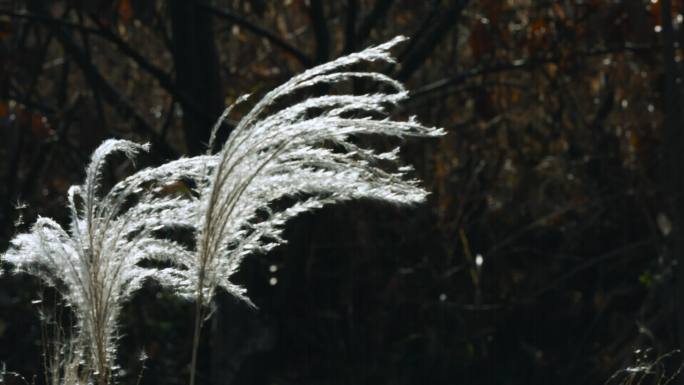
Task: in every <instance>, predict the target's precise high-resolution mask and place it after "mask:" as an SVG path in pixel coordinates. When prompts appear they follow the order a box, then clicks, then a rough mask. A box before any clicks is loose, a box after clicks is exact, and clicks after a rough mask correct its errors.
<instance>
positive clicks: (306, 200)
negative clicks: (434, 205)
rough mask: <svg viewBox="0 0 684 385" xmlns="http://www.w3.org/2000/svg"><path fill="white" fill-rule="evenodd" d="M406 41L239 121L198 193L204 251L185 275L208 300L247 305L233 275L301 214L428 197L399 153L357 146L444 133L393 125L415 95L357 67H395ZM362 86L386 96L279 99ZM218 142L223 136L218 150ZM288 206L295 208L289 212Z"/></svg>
mask: <svg viewBox="0 0 684 385" xmlns="http://www.w3.org/2000/svg"><path fill="white" fill-rule="evenodd" d="M405 39H406V38H404V37H401V36H400V37H396V38H394V39H392V40H390V41H389V42H386V43H384V44H381V45H378V46H375V47H371V48H368V49H366V50H363V51H361V52H357V53H353V54H350V55H348V56H345V57H342V58H339V59H337V60H334V61H332V62H329V63H325V64H322V65H319V66H317V67H314V68H312V69H309V70H307V71H305V72H304V73H302V74H300V75H297V76H295V77H293V78H291V79H290V80H289V81H287V82H286V83H284V84H283V85H281V86H279V87H277V88H276V89H274V90H272V91H271V92H269V93H267V94H266V95H265V96H264V97H263V98H262V99H261V100H260V101H259V102H258V103H257V104H256V105H255V106H254V107H253V108H252V110H251V111H250V112H249V113H247V114H246V115H245V116H244V117H243V118H242V120H241V121H240V122H239V123H238V124H237V126H236V127H235V129H234V130H233V132H232V133H231V135H230V137H229V138H228V140H227V141H226V142H225V144H224V145H223V147H222V148H221V150H220V151H219V152H218V153H217V154H216V156H217V158H218V160H217V164H216V166H215V168H214V170H213V171H212V174H211V177H210V181H209V183H208V184H206V185H204V189H202V190H200V203H199V206H198V208H199V211H198V213H197V215H198V218H197V219H198V228H197V233H196V234H197V235H196V242H197V245H196V248H197V250H196V253H195V258H194V259H193V265H191V266H187V269H186V270H184V271H185V272H188V273H190V274H191V276H188V277H187V280H188V281H192V280H195V281H196V282H195V287H196V290H197V295H198V296H199V297H200V299H201V300H204V301H207V300H210V299H211V297H212V295H213V291H214V290H215V288H216V287H221V288H223V289H225V290H227V291H228V292H229V293H232V294H233V295H235V296H237V297H239V298H242V299H247V298H246V296H245V290H244V289H243V288H241V287H239V286H236V285H235V284H233V283H232V282H231V281H230V278H231V276H232V275H233V274H234V273H235V272H236V271H237V269H238V267H239V266H240V263H241V261H242V260H243V258H245V257H246V256H248V255H250V254H255V253H264V252H267V251H269V250H271V249H272V248H273V247H276V246H278V245H280V244H282V243H284V242H285V241H284V240H283V239H282V238H281V234H282V231H283V226H284V224H285V223H286V222H287V221H288V220H289V219H291V218H293V217H294V216H296V215H299V214H301V213H304V212H307V211H311V210H314V209H317V208H320V207H322V206H324V205H327V204H331V203H336V202H342V201H348V200H352V199H359V198H365V199H373V200H379V201H385V202H390V203H393V204H398V205H408V204H414V203H418V202H421V201H423V200H424V198H425V196H426V194H427V193H426V191H425V190H424V189H423V188H421V187H420V186H419V185H418V183H417V181H416V180H410V179H407V178H406V173H407V172H408V171H410V170H411V168H410V167H399V166H398V165H397V162H398V154H399V148H395V149H394V150H392V151H389V152H381V153H378V152H376V151H374V150H373V149H370V148H364V147H362V146H360V145H358V144H357V143H356V140H355V139H354V138H357V137H359V136H378V135H379V136H392V137H398V138H404V137H436V136H440V135H443V131H442V130H441V129H438V128H434V127H425V126H423V125H421V124H420V123H418V122H417V121H416V119H415V118H414V117H411V118H410V119H409V120H408V121H397V120H391V119H390V118H389V112H390V110H391V108H392V107H394V106H396V105H397V104H398V103H400V102H401V101H403V100H405V99H406V98H407V97H408V92H407V91H406V89H405V88H404V87H403V85H401V84H400V83H399V82H397V81H395V80H394V79H391V78H390V77H388V76H386V75H384V74H381V73H378V72H360V71H355V70H349V68H350V67H354V66H357V65H360V64H364V63H371V62H381V63H385V64H386V63H394V62H395V61H394V58H393V57H392V55H391V53H390V49H391V48H392V47H394V46H395V45H397V44H398V43H400V42H402V41H404V40H405ZM357 79H358V80H364V81H366V82H369V83H372V84H374V85H375V86H376V89H377V90H378V91H377V92H376V93H373V94H365V95H355V94H341V95H325V96H317V97H310V98H308V99H305V100H303V101H300V102H298V103H295V104H293V105H290V106H288V107H285V108H280V109H278V103H279V102H281V101H283V100H286V99H288V98H293V97H294V95H296V93H297V92H301V91H304V90H307V89H311V88H312V87H321V86H332V85H334V84H335V83H339V82H344V81H350V80H357ZM240 101H241V100H240ZM240 101H238V102H240ZM229 111H230V108H229V109H228V110H227V112H226V113H224V114H223V115H222V118H225V117H226V116H227V114H228V112H229ZM220 123H221V120H219V122H218V123H217V125H216V126H215V130H216V129H218V126H219V125H220ZM215 130H214V131H215ZM214 137H215V132H214V133H212V140H211V141H210V148H211V147H212V145H213V138H214ZM388 169H390V171H388ZM284 200H286V201H287V202H289V203H290V204H289V205H287V206H285V207H283V203H282V202H283V201H284ZM274 202H279V204H278V205H274V204H273V203H274Z"/></svg>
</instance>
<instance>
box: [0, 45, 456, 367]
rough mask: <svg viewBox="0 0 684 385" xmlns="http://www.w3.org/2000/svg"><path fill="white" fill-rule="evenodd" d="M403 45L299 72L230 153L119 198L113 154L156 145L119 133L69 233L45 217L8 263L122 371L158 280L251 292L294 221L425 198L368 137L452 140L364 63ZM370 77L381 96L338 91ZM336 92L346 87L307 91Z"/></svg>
mask: <svg viewBox="0 0 684 385" xmlns="http://www.w3.org/2000/svg"><path fill="white" fill-rule="evenodd" d="M402 40H404V38H402V37H397V38H395V39H393V40H391V41H389V42H387V43H384V44H381V45H379V46H375V47H371V48H368V49H366V50H364V51H361V52H358V53H354V54H351V55H348V56H345V57H342V58H340V59H337V60H335V61H332V62H329V63H326V64H323V65H320V66H317V67H315V68H312V69H310V70H308V71H306V72H304V73H302V74H300V75H298V76H295V77H293V78H292V79H290V80H289V81H288V82H286V83H285V84H283V85H281V86H280V87H278V88H276V89H274V90H273V91H271V92H269V93H268V94H266V95H265V96H264V97H263V98H262V99H261V100H260V101H259V102H258V103H256V105H255V106H254V107H253V108H252V109H251V111H250V112H249V113H247V114H246V115H245V116H244V117H243V118H242V120H241V121H240V122H239V123H238V124H237V126H236V127H235V129H234V130H233V132H232V133H231V135H230V137H229V138H228V140H227V141H226V142H225V143H224V144H223V146H222V147H221V149H220V150H219V151H218V152H217V153H211V152H210V153H209V154H207V155H204V156H197V157H191V158H182V159H179V160H176V161H172V162H169V163H166V164H163V165H161V166H159V167H155V168H148V169H144V170H141V171H138V172H136V173H134V174H133V175H131V176H129V177H127V178H125V179H123V180H121V181H120V182H118V183H117V184H116V185H115V186H114V187H113V188H112V189H110V190H109V191H107V192H105V191H102V190H103V188H102V186H101V185H102V184H101V177H102V173H103V169H104V167H105V164H106V158H107V157H108V156H109V155H110V154H112V153H115V152H120V153H123V154H125V155H126V156H127V157H129V158H132V157H133V156H134V155H135V154H136V153H138V152H140V151H143V150H147V146H145V145H138V144H135V143H132V142H129V141H125V140H108V141H105V142H104V143H103V144H102V145H101V146H100V147H99V148H98V149H97V150H96V151H95V153H94V154H93V156H92V160H91V163H90V165H89V166H88V168H87V171H86V179H85V182H84V184H83V185H82V186H75V187H72V188H71V189H70V190H69V203H68V205H69V208H70V209H71V226H70V228H69V231H68V232H67V231H65V230H63V229H62V227H60V225H59V224H57V223H56V222H54V221H53V220H50V219H47V218H39V219H38V220H37V221H36V223H35V224H34V226H33V228H32V230H31V231H30V232H29V233H27V234H21V235H19V236H17V237H16V238H15V239H14V240H13V241H12V247H11V248H10V250H9V251H8V252H7V253H6V254H5V255H4V257H3V259H4V260H5V261H7V262H9V263H11V264H13V265H14V266H15V267H16V268H17V269H18V270H20V271H25V272H29V273H31V274H35V275H37V276H39V277H40V278H42V279H44V280H45V281H46V282H48V283H50V284H52V285H54V286H56V287H57V288H58V289H59V290H60V291H61V293H62V294H63V295H64V298H65V300H66V301H67V302H68V303H69V304H70V305H71V306H72V307H73V309H74V312H75V313H76V315H77V317H78V328H79V329H78V330H79V331H80V335H81V338H80V343H81V346H82V349H83V351H84V353H85V354H86V355H87V356H88V357H90V358H91V359H92V363H93V366H94V369H96V370H97V371H98V373H99V374H98V375H97V376H109V374H108V371H109V370H110V369H109V368H111V366H112V360H113V353H114V346H115V343H114V340H115V338H116V319H117V316H118V313H119V310H120V307H121V304H122V302H123V301H124V300H125V299H126V298H128V297H129V296H130V295H131V293H132V292H134V291H135V290H136V289H138V288H139V287H140V286H141V285H142V283H143V282H144V281H145V280H146V279H148V278H153V279H156V280H158V281H159V282H160V283H162V284H164V285H166V286H168V287H171V288H172V289H173V290H174V291H175V292H176V293H178V294H179V295H182V296H186V297H195V298H197V297H199V298H197V299H198V300H199V301H200V302H202V303H206V302H207V301H209V300H210V299H211V298H212V296H213V293H214V290H215V289H216V288H217V287H221V288H223V289H225V290H227V291H228V292H230V293H232V294H233V295H235V296H237V297H240V298H243V299H245V300H247V298H246V296H245V291H244V289H243V288H241V287H239V286H237V285H235V284H233V283H232V282H231V280H230V279H231V276H232V275H233V274H234V273H235V272H236V271H237V269H238V267H239V266H240V263H241V261H242V260H243V259H244V258H245V257H246V256H248V255H250V254H254V253H263V252H267V251H268V250H270V249H272V248H273V247H275V246H277V245H279V244H281V243H283V242H284V240H283V239H282V238H281V234H282V231H283V226H284V225H285V223H286V222H287V221H288V220H289V219H291V218H293V217H294V216H296V215H298V214H301V213H304V212H307V211H311V210H314V209H317V208H320V207H322V206H324V205H327V204H331V203H336V202H342V201H348V200H352V199H358V198H365V199H373V200H379V201H385V202H390V203H393V204H399V205H407V204H414V203H417V202H421V201H422V200H423V199H424V198H425V196H426V192H425V191H424V190H423V189H422V188H421V187H420V186H419V185H418V183H417V181H415V180H411V179H408V178H407V176H406V175H405V174H406V172H407V171H409V170H410V168H407V167H400V166H399V164H398V154H399V150H398V148H397V149H394V150H391V151H387V152H377V151H375V150H373V149H372V148H368V146H363V145H361V144H360V143H364V142H366V141H367V140H365V139H364V138H362V137H363V136H392V137H397V138H404V137H435V136H439V135H442V134H443V132H442V130H440V129H437V128H430V127H425V126H423V125H421V124H420V123H418V122H417V121H416V120H415V119H414V118H410V119H408V120H406V121H401V120H392V119H390V117H389V112H390V111H391V109H392V107H394V106H396V105H397V103H399V102H401V101H402V100H404V99H406V97H407V92H406V90H405V89H404V87H403V86H402V85H401V84H400V83H398V82H396V81H395V80H393V79H391V78H389V77H388V76H386V75H383V74H381V73H377V72H363V71H358V70H356V69H350V68H357V67H359V66H361V65H364V64H368V63H373V62H379V63H381V64H382V63H384V64H387V63H393V62H394V59H393V58H392V56H391V53H390V49H391V48H392V47H393V46H395V45H396V44H398V43H399V42H401V41H402ZM357 81H362V82H363V84H364V85H366V86H371V88H370V89H373V90H375V91H374V93H370V94H355V93H353V92H348V93H344V92H340V91H339V87H337V85H338V84H340V83H344V82H346V83H347V85H348V84H349V83H350V82H357ZM322 88H328V89H332V90H336V91H337V92H336V93H334V94H330V95H325V96H315V97H308V98H306V97H302V96H301V95H302V94H305V93H306V92H311V91H312V90H318V91H320V90H321V89H322ZM347 88H349V87H347ZM293 100H295V102H293ZM297 100H298V101H297ZM239 102H242V100H240V101H239ZM229 111H230V108H229V109H228V110H227V111H226V113H224V114H223V115H222V117H221V119H220V120H219V123H217V126H216V128H215V130H214V132H212V138H211V139H210V148H211V147H212V146H213V141H214V138H215V134H216V130H217V129H218V126H220V123H221V120H222V119H224V118H225V117H226V116H227V115H228V113H229ZM179 233H182V234H186V235H188V234H189V236H186V237H182V236H179V235H178V234H179ZM181 238H182V239H183V240H181ZM145 261H155V263H143V262H145Z"/></svg>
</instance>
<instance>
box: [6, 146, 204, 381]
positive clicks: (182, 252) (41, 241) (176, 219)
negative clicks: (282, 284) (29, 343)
mask: <svg viewBox="0 0 684 385" xmlns="http://www.w3.org/2000/svg"><path fill="white" fill-rule="evenodd" d="M147 149H148V146H147V145H140V144H136V143H133V142H129V141H126V140H107V141H105V142H104V143H102V145H100V146H99V147H98V148H97V149H96V150H95V152H94V153H93V155H92V159H91V162H90V165H89V166H88V168H87V169H86V177H85V182H84V184H83V185H81V186H72V187H71V188H70V189H69V192H68V206H69V209H70V212H71V221H70V227H69V231H68V232H67V231H65V230H64V229H63V228H62V227H61V226H60V225H59V224H57V223H56V222H55V221H53V220H52V219H49V218H42V217H41V218H38V220H37V221H36V223H35V224H34V225H33V227H32V229H31V231H30V232H29V233H26V234H20V235H18V236H16V237H15V238H14V239H13V240H12V242H11V246H10V249H9V250H8V251H7V252H6V253H5V254H4V256H3V260H5V261H6V262H9V263H11V264H12V265H13V266H14V267H15V269H16V270H17V271H23V272H27V273H30V274H33V275H36V276H38V277H39V278H41V279H42V280H44V281H45V282H46V283H48V284H49V285H52V286H54V287H56V288H57V289H58V290H59V291H60V293H61V294H62V296H63V298H64V300H65V302H66V303H67V304H68V305H69V306H70V307H71V308H72V310H73V312H74V314H75V315H76V318H77V337H76V338H75V339H76V341H73V343H74V344H75V349H77V350H78V354H79V355H81V356H82V358H83V368H84V370H85V371H89V372H90V376H91V377H92V378H94V379H95V380H96V382H97V383H98V384H105V383H108V382H109V381H110V379H111V375H112V373H111V370H112V367H113V361H114V354H115V348H116V341H115V340H116V326H117V323H116V322H117V317H118V314H119V312H120V308H121V304H122V303H123V301H125V300H126V299H127V298H128V297H129V296H130V295H131V293H133V292H134V291H136V290H137V289H139V288H140V287H141V286H142V284H143V282H144V281H145V280H146V279H148V278H154V279H156V280H158V281H159V282H161V283H162V284H167V285H169V286H171V287H173V288H175V289H176V290H177V292H178V293H179V294H183V293H184V292H185V290H186V289H185V288H187V287H189V283H188V282H185V281H184V277H183V276H182V275H181V274H179V273H178V271H177V269H176V268H174V267H172V266H169V267H167V268H146V267H141V266H140V262H142V261H144V260H155V261H178V262H179V263H186V264H189V263H190V261H191V258H192V254H191V253H190V251H188V249H187V248H186V247H184V246H182V245H180V244H178V243H177V242H174V241H172V240H169V239H164V237H162V236H159V234H160V232H161V231H162V230H164V229H175V228H187V227H191V226H193V225H194V224H193V223H192V222H189V220H188V218H192V216H193V215H194V213H195V212H196V210H197V209H196V207H194V206H193V205H192V202H193V201H192V200H189V199H185V198H184V197H182V196H179V195H178V194H169V193H167V192H166V191H165V187H166V186H167V185H168V184H170V183H173V182H174V181H180V180H192V181H193V182H194V183H197V184H198V185H201V184H202V183H206V182H202V180H205V181H206V170H207V166H208V165H209V166H211V164H212V162H213V161H214V158H213V157H197V158H193V159H180V160H178V161H174V162H170V163H167V164H164V165H162V166H160V167H157V168H153V169H145V170H142V171H139V172H137V173H135V174H133V175H131V176H129V177H128V178H125V179H124V180H122V181H120V182H118V183H117V184H116V185H114V187H113V188H111V190H109V191H108V192H107V193H105V192H103V191H102V189H103V188H102V185H101V182H102V181H101V179H102V176H103V172H104V168H105V167H106V165H107V158H108V157H109V156H110V155H112V154H114V153H123V154H124V155H125V156H126V157H128V158H129V159H132V158H133V157H134V156H135V155H136V154H137V153H139V152H141V151H147Z"/></svg>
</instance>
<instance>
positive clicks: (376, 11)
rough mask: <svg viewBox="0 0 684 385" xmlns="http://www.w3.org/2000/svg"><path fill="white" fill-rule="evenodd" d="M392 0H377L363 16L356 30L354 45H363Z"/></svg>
mask: <svg viewBox="0 0 684 385" xmlns="http://www.w3.org/2000/svg"><path fill="white" fill-rule="evenodd" d="M392 2H393V0H377V1H376V2H375V5H374V6H373V9H372V10H371V11H370V13H369V14H368V15H367V16H366V17H364V18H363V20H362V21H361V25H359V29H358V30H357V31H356V46H360V45H363V44H364V43H365V42H366V40H368V36H369V35H370V33H371V31H372V30H373V28H375V26H376V25H377V24H378V21H380V20H382V18H383V17H385V15H386V14H387V11H388V10H389V9H390V6H391V5H392Z"/></svg>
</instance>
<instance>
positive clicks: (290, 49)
mask: <svg viewBox="0 0 684 385" xmlns="http://www.w3.org/2000/svg"><path fill="white" fill-rule="evenodd" d="M197 5H198V7H199V9H202V10H204V11H206V12H209V13H211V14H212V15H214V16H218V17H221V18H223V19H226V20H229V21H231V22H233V23H235V24H237V25H239V26H240V27H243V28H244V29H246V30H248V31H250V32H252V33H254V34H255V35H257V36H261V37H263V38H265V39H266V40H268V41H269V42H270V43H271V44H273V45H274V46H276V47H280V48H281V49H282V50H284V51H285V52H287V53H289V54H291V55H292V56H294V57H295V58H296V59H297V60H298V61H299V62H300V63H301V64H302V65H303V66H304V67H311V65H312V64H313V62H312V60H311V59H310V58H309V57H308V56H307V55H306V54H305V53H304V52H302V51H301V50H300V49H299V48H297V47H295V46H293V45H291V44H290V43H288V42H286V41H285V40H283V39H281V38H280V37H278V36H277V35H276V34H274V33H273V32H271V31H269V30H267V29H265V28H263V27H261V26H259V25H257V24H255V23H253V22H251V21H249V20H247V19H245V18H244V17H242V16H240V15H238V14H236V13H234V12H232V11H230V10H227V9H219V8H216V7H213V6H211V5H209V4H204V3H198V4H197Z"/></svg>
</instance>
